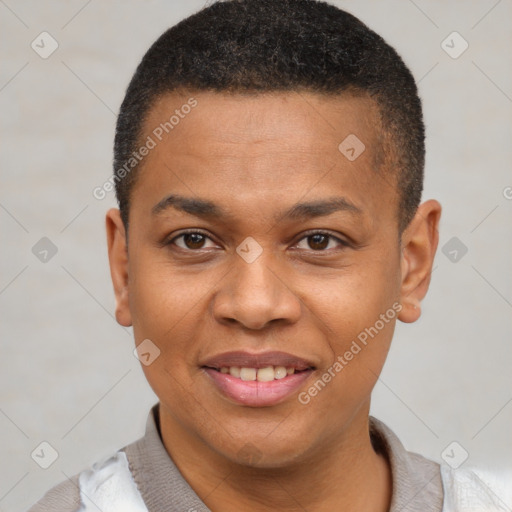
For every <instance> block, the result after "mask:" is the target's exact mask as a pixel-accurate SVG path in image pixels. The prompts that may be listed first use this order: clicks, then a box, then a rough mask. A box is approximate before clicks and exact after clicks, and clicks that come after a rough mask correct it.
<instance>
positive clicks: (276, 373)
mask: <svg viewBox="0 0 512 512" xmlns="http://www.w3.org/2000/svg"><path fill="white" fill-rule="evenodd" d="M219 371H220V373H223V374H229V375H231V376H232V377H236V378H237V379H242V380H244V381H255V380H257V381H258V382H270V381H272V380H274V379H276V380H279V379H284V378H285V377H286V376H288V375H293V374H294V373H295V368H286V367H285V366H266V367H265V368H248V367H244V368H240V366H229V367H228V366H223V367H221V368H220V369H219Z"/></svg>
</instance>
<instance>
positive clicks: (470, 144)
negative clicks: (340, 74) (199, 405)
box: [0, 0, 512, 511]
mask: <svg viewBox="0 0 512 512" xmlns="http://www.w3.org/2000/svg"><path fill="white" fill-rule="evenodd" d="M335 3H336V5H338V6H340V7H342V8H346V9H347V10H349V11H350V12H352V13H354V14H355V15H357V16H359V17H360V18H361V19H362V20H363V21H364V22H366V23H367V24H369V26H370V27H372V28H373V29H375V30H376V31H377V32H379V33H380V34H381V35H383V36H384V37H385V38H386V39H387V40H388V41H389V42H390V43H391V44H392V45H393V46H395V48H397V50H398V51H399V53H400V54H401V55H402V56H403V57H404V59H405V61H406V62H407V64H408V65H409V66H410V68H411V69H412V71H413V73H414V75H415V76H416V77H417V79H418V80H419V87H420V92H421V96H422V98H423V101H424V110H425V120H426V125H427V130H428V141H427V169H426V173H427V178H426V188H425V194H424V198H425V199H427V198H437V199H438V200H439V201H440V202H441V203H442V205H443V207H444V212H443V218H442V224H441V242H440V251H439V253H438V255H437V258H436V266H435V271H434V274H433V280H432V285H431V291H430V293H429V295H428V297H427V299H426V300H425V301H424V303H423V316H422V318H421V319H420V321H419V322H417V323H416V324H412V325H404V324H399V325H398V328H397V333H396V337H395V341H394V345H393V348H392V350H391V353H390V356H389V360H388V362H387V364H386V367H385V369H384V372H383V374H382V378H381V380H380V381H379V383H378V384H377V386H376V389H375V393H374V402H373V414H374V415H376V416H377V417H379V418H380V419H382V420H384V421H385V422H387V423H388V425H389V426H391V427H392V428H393V429H394V430H395V432H396V433H397V434H398V435H399V437H400V438H401V439H402V441H403V443H404V444H405V446H406V447H407V448H408V449H410V450H413V451H418V452H421V453H423V454H425V455H426V456H428V457H431V458H433V459H435V460H438V461H441V454H442V452H443V450H444V449H445V448H446V447H447V446H448V445H449V444H450V443H452V442H453V441H457V442H458V443H459V444H460V446H459V445H456V446H455V448H454V451H453V452H451V448H450V449H449V450H448V453H449V454H450V455H451V456H452V458H453V457H455V458H458V457H462V455H461V454H463V452H462V451H461V449H462V448H461V447H463V449H464V450H466V451H467V452H468V453H469V458H468V459H467V461H466V462H464V465H466V466H473V465H476V466H479V467H480V469H481V473H480V474H481V476H482V478H483V479H484V480H485V481H486V482H487V483H488V484H489V485H490V486H491V487H492V489H493V492H495V493H496V494H498V495H499V496H500V497H501V499H503V500H508V499H510V498H511V497H510V492H508V494H509V496H508V498H507V491H506V490H505V489H504V484H503V481H504V479H505V478H510V477H511V476H512V465H511V463H510V461H511V460H512V441H511V436H510V431H511V426H512V403H511V400H512V386H511V380H512V377H511V375H512V372H511V371H510V367H511V362H512V348H511V341H512V336H511V331H512V328H511V321H510V319H511V317H510V313H511V302H512V282H511V281H512V272H511V268H510V256H511V253H512V242H511V240H512V237H511V236H510V235H511V228H510V226H511V224H510V214H511V209H512V200H510V199H507V196H508V198H510V197H512V189H509V188H507V187H510V186H512V176H511V174H510V172H509V171H510V164H511V161H512V158H511V152H512V151H511V141H512V134H511V131H512V130H511V122H510V120H511V107H512V99H511V97H512V80H511V79H512V73H511V65H510V59H509V57H510V48H511V46H512V34H511V24H510V20H511V17H512V3H511V2H510V0H502V1H496V0H478V1H462V0H460V1H451V2H449V1H448V2H447V1H444V0H443V1H441V0H436V1H421V0H415V1H414V2H413V1H409V0H389V1H385V2H383V1H375V0H372V1H369V0H365V1H359V2H355V1H338V2H335ZM203 4H204V1H186V2H185V1H173V2H170V1H153V0H147V1H138V2H136V1H134V0H131V1H123V2H121V1H118V2H114V1H102V2H100V1H98V0H92V1H84V0H79V1H78V0H77V1H69V2H51V1H44V2H42V1H35V0H33V1H16V2H15V1H14V0H0V16H1V18H0V20H1V21H0V34H1V36H0V37H1V38H2V41H1V45H0V49H1V50H0V51H1V54H2V62H3V65H2V68H1V71H0V106H1V109H2V115H1V118H0V123H1V141H2V146H1V160H0V162H1V165H2V186H1V189H0V222H1V225H2V231H1V233H2V251H1V254H0V258H1V269H2V271H1V274H0V307H1V311H2V324H1V326H2V342H1V357H0V375H1V386H0V432H1V438H0V449H1V456H0V461H1V468H0V510H2V511H7V510H9V511H22V510H25V509H26V508H27V507H28V506H29V505H30V504H32V503H33V502H34V501H35V500H36V499H38V498H39V497H40V496H41V495H42V494H43V493H44V492H45V491H46V490H48V489H49V488H50V487H51V486H53V485H55V484H56V483H57V482H59V481H62V480H63V479H65V478H66V476H71V475H73V474H75V473H76V472H78V471H80V470H82V469H84V468H85V467H86V466H88V465H89V464H92V463H93V462H95V461H96V460H98V459H101V458H103V457H104V456H106V455H109V454H110V453H112V452H113V451H115V450H116V449H118V448H120V447H122V446H124V445H125V444H128V443H129V442H131V441H133V440H135V439H136V438H138V437H139V436H141V435H142V434H143V430H144V425H145V421H146V415H147V412H148V410H149V407H150V406H151V405H152V404H153V403H155V402H156V397H155V395H154V394H153V392H152V391H151V389H150V388H149V386H148V384H147V383H146V381H145V379H144V377H143V374H142V371H141V369H140V366H139V365H140V363H139V362H138V361H137V360H136V359H135V357H134V356H133V353H132V350H133V347H134V343H133V340H132V337H131V332H130V330H129V329H124V328H122V327H120V326H119V325H117V324H116V322H115V321H114V319H113V316H112V315H113V311H114V298H113V293H112V290H111V284H110V277H109V271H108V265H107V255H106V245H105V235H104V227H103V226H104V221H103V219H104V213H105V211H106V209H107V208H108V207H110V206H112V205H114V197H113V195H112V194H109V196H108V197H107V198H106V199H104V200H103V201H99V200H96V199H94V198H93V196H92V190H93V188H94V187H96V186H99V185H101V184H102V183H103V182H104V181H105V180H106V179H107V178H108V176H109V174H110V172H111V158H112V155H111V147H112V141H113V133H114V124H115V114H116V112H117V110H118V108H119V105H120V102H121V100H122V97H123V94H124V91H125V88H126V85H127V83H128V81H129V79H130V77H131V74H132V73H133V71H134V69H135V66H136V64H137V63H138V61H139V60H140V58H141V57H142V55H143V53H144V52H145V50H146V49H147V48H148V46H149V45H150V44H151V43H152V42H153V41H154V40H155V39H156V38H157V36H159V35H160V33H161V32H162V31H163V30H164V29H166V28H167V27H169V26H170V25H172V24H174V23H175V22H177V21H178V20H180V19H182V18H183V17H184V16H186V15H188V14H190V13H192V12H194V11H195V10H197V9H198V8H200V7H201V6H202V5H203ZM42 31H48V32H49V33H50V34H51V35H52V37H53V38H55V40H57V42H58V44H59V47H58V49H57V50H56V51H55V53H53V54H52V55H51V56H50V57H48V58H47V59H43V58H41V57H40V56H39V55H38V54H37V53H36V52H35V51H34V50H33V49H32V48H31V42H32V41H33V40H34V39H36V38H37V36H38V35H39V34H40V33H41V32H42ZM453 31H457V32H458V33H460V34H461V36H462V37H463V38H464V39H465V40H466V41H467V42H468V43H469V47H468V49H467V50H466V51H465V52H464V53H463V54H462V55H461V56H460V57H458V58H456V59H454V58H452V57H450V56H449V55H448V54H447V53H446V52H445V51H444V49H443V48H442V46H441V43H442V41H443V40H445V39H446V37H447V36H448V35H449V34H451V33H452V32H453ZM38 40H40V39H36V42H37V41H38ZM445 44H449V45H450V46H453V47H454V48H453V49H452V50H451V51H452V52H453V51H456V50H458V49H460V48H461V41H460V40H457V39H455V40H454V39H453V37H452V38H451V39H448V40H447V43H445ZM45 47H46V48H48V46H45ZM42 237H48V238H49V239H50V240H51V241H52V243H53V244H55V246H56V247H57V249H58V252H57V253H56V254H55V255H54V256H53V257H51V258H50V255H51V253H49V254H48V257H47V258H48V261H47V262H44V261H40V259H38V258H37V257H36V255H34V253H33V252H32V248H33V246H34V245H35V244H36V243H37V242H38V241H39V240H40V239H41V238H42ZM453 237H456V238H457V239H458V241H457V240H456V241H455V242H454V241H452V242H450V243H449V241H450V240H451V239H452V238H453ZM447 243H448V245H446V244H447ZM454 243H457V244H459V246H460V247H462V246H461V245H460V244H464V246H465V247H467V253H466V254H464V255H462V252H461V250H460V247H459V248H458V249H457V248H456V246H452V245H451V244H454ZM443 248H444V251H445V253H446V254H444V253H443V252H442V250H441V249H443ZM454 249H455V250H457V251H458V252H457V254H456V256H457V261H451V260H452V259H453V258H454V256H455V253H453V250H454ZM450 252H451V254H450ZM40 256H41V255H40ZM42 441H47V442H49V443H50V444H51V445H52V446H53V447H54V448H55V450H57V452H58V453H59V457H58V459H57V460H56V461H55V462H54V463H53V464H52V465H51V466H50V467H49V468H48V469H46V470H45V469H42V468H41V467H39V465H38V464H36V462H35V461H34V460H33V459H32V458H31V452H32V451H33V450H34V449H35V448H36V447H38V446H39V444H40V443H41V442H42ZM452 448H453V446H452ZM48 453H49V452H48V450H47V451H46V454H45V457H46V456H48ZM490 472H493V473H495V474H497V475H498V479H497V481H496V482H494V481H493V476H492V475H491V473H490ZM509 487H510V486H509ZM508 503H509V507H510V501H509V502H508Z"/></svg>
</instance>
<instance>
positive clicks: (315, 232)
mask: <svg viewBox="0 0 512 512" xmlns="http://www.w3.org/2000/svg"><path fill="white" fill-rule="evenodd" d="M189 234H198V235H202V236H204V237H205V238H208V239H209V240H211V241H212V242H215V241H214V240H213V239H212V238H211V237H210V236H209V235H208V234H207V233H206V232H204V231H202V230H201V229H189V230H186V231H182V232H181V233H180V234H179V235H177V236H175V237H173V238H172V239H171V240H169V241H168V242H164V245H171V244H173V245H176V244H175V241H176V240H177V239H179V238H181V237H183V236H185V235H189ZM314 235H324V236H327V237H329V240H335V241H336V242H338V243H339V245H340V246H341V247H342V248H346V247H351V245H350V243H349V242H347V241H345V240H342V239H341V238H339V237H337V236H335V235H333V234H332V233H329V232H328V231H319V230H313V231H306V233H304V234H303V235H302V238H300V239H299V241H298V242H297V243H296V244H295V245H297V244H299V243H300V242H301V241H302V240H305V239H307V238H309V237H310V236H314ZM177 247H178V248H179V249H182V250H183V251H189V252H198V251H200V250H201V249H202V248H199V249H188V248H187V249H184V248H183V247H180V246H177ZM299 250H300V249H299ZM306 250H310V251H313V252H315V253H321V252H330V251H332V249H321V250H315V249H306Z"/></svg>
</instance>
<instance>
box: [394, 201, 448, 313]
mask: <svg viewBox="0 0 512 512" xmlns="http://www.w3.org/2000/svg"><path fill="white" fill-rule="evenodd" d="M440 217H441V205H440V204H439V203H438V202H437V201H434V200H430V201H426V202H425V203H423V204H421V205H420V206H419V207H418V210H417V212H416V215H415V216H414V218H413V219H412V221H411V222H410V224H409V226H408V227H407V228H406V230H405V231H404V233H403V235H402V256H401V263H400V264H401V268H402V285H401V289H400V292H401V297H400V301H401V304H402V310H401V311H400V314H399V315H398V319H399V320H401V321H402V322H406V323H410V322H415V321H416V320H418V318H419V317H420V316H421V301H422V300H423V298H424V297H425V295H426V294H427V291H428V287H429V284H430V277H431V273H432V265H433V262H434V257H435V254H436V249H437V244H438V241H439V233H438V228H439V219H440Z"/></svg>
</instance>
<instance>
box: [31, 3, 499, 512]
mask: <svg viewBox="0 0 512 512" xmlns="http://www.w3.org/2000/svg"><path fill="white" fill-rule="evenodd" d="M114 157H115V162H114V175H113V178H112V183H115V185H116V192H117V197H118V201H119V210H117V209H114V210H110V211H109V212H108V214H107V236H108V247H109V258H110V268H111V275H112V280H113V284H114V290H115V294H116V299H117V307H116V318H117V321H118V322H119V323H120V324H121V325H123V326H131V325H133V329H134V335H135V343H136V345H137V347H138V353H139V356H140V358H141V360H142V361H143V362H144V365H143V369H144V372H145V375H146V377H147V379H148V382H149V383H150V385H151V386H152V388H153V390H154V392H155V393H156V395H157V396H158V398H159V403H158V404H156V405H155V407H154V408H153V409H152V411H151V413H150V415H149V418H148V423H147V431H146V435H145V436H144V437H143V438H142V439H140V440H139V441H137V442H135V443H133V444H131V445H129V446H127V447H125V448H123V449H122V450H120V451H119V452H117V453H116V454H115V455H114V456H112V457H110V458H109V459H107V460H105V461H103V462H102V463H99V464H97V465H95V466H94V468H93V469H92V470H86V471H83V472H82V473H80V474H78V475H76V476H75V477H73V478H72V479H71V481H66V482H64V483H62V484H60V485H59V486H57V487H56V488H54V489H53V490H51V491H50V492H49V493H48V494H47V495H46V497H45V498H43V499H42V500H41V501H40V502H39V503H38V504H36V505H35V506H34V507H33V508H32V509H31V510H32V511H34V512H36V511H42V510H59V511H75V510H81V511H83V510H87V511H88V510H97V509H100V510H104V511H107V510H123V511H126V510H134V511H135V510H136V511H145V510H148V511H169V510H176V511H178V510H180V511H185V510H189V511H193V510H194V511H206V510H212V511H223V512H231V511H240V510H243V511H274V510H282V511H299V510H308V511H327V510H357V511H382V512H384V511H392V512H398V511H399V510H400V511H403V510H418V511H420V510H421V511H422V512H426V511H441V510H452V509H453V510H462V509H463V508H461V506H460V503H459V501H458V496H459V493H460V489H463V492H464V493H468V492H475V493H476V495H477V496H479V497H475V500H478V501H471V505H472V506H475V505H476V506H477V507H478V506H480V505H481V506H482V507H485V508H482V510H484V509H485V510H499V508H498V507H497V506H496V507H495V508H491V507H493V506H494V505H493V504H492V500H491V498H490V497H487V496H485V495H484V492H483V491H482V490H479V489H477V487H476V484H475V482H474V481H473V480H472V479H471V475H467V474H466V473H460V472H451V471H449V470H446V468H441V467H440V466H439V465H438V464H437V463H434V462H432V461H429V460H427V459H425V458H423V457H421V456H420V455H416V454H412V453H409V452H407V451H406V450H405V449H404V447H403V446H402V445H401V443H400V441H399V440H398V439H397V438H396V436H395V435H394V434H393V433H392V432H391V431H390V430H389V429H388V428H387V427H386V426H385V425H384V424H382V423H381V422H379V421H378V420H376V419H374V418H370V417H369V408H370V396H371V391H372V389H373V387H374V385H375V383H376V381H377V378H378V376H379V374H380V372H381V369H382V367H383V365H384V362H385V359H386V355H387V352H388V349H389V346H390V343H391V340H392V336H393V330H394V326H395V323H396V320H397V319H399V320H401V321H402V322H414V321H416V320H417V319H418V318H419V316H420V314H421V310H420V304H421V300H422V299H423V298H424V296H425V294H426V293H427V289H428V286H429V282H430V273H431V269H432V262H433V258H434V255H435V251H436V248H437V242H438V233H437V229H438V224H439V218H440V214H441V207H440V205H439V203H438V202H437V201H434V200H430V201H426V202H424V203H422V204H420V201H421V192H422V183H423V167H424V126H423V121H422V111H421V102H420V99H419V98H418V94H417V89H416V85H415V82H414V79H413V77H412V75H411V73H410V72H409V70H408V69H407V67H406V66H405V64H404V63H403V62H402V60H401V59H400V57H399V56H398V55H397V53H396V52H395V51H394V50H393V49H392V48H391V47H390V46H389V45H388V44H387V43H385V41H384V40H383V39H382V38H381V37H380V36H378V35H377V34H375V33H374V32H372V31H371V30H370V29H368V28H367V27H366V26H365V25H363V24H362V23H361V22H360V21H359V20H357V19H356V18H354V17H353V16H352V15H350V14H348V13H346V12H344V11H341V10H339V9H337V8H336V7H334V6H331V5H328V4H326V3H321V2H315V1H312V0H241V1H226V2H219V3H215V4H213V5H211V6H210V7H208V8H205V9H204V10H202V11H200V12H199V13H197V14H195V15H193V16H191V17H189V18H187V19H186V20H184V21H182V22H181V23H179V24H178V25H176V26H175V27H173V28H171V29H170V30H168V31H167V32H166V33H165V34H163V35H162V36H161V37H160V38H159V39H158V40H157V41H156V42H155V44H154V45H153V46H152V47H151V48H150V49H149V51H148V52H147V54H146V55H145V56H144V58H143V59H142V61H141V63H140V64H139V67H138V68H137V71H136V73H135V75H134V77H133V78H132V81H131V83H130V85H129V87H128V90H127V92H126V96H125V99H124V102H123V104H122V106H121V110H120V114H119V118H118V123H117V131H116V138H115V148H114ZM443 507H444V508H443Z"/></svg>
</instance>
